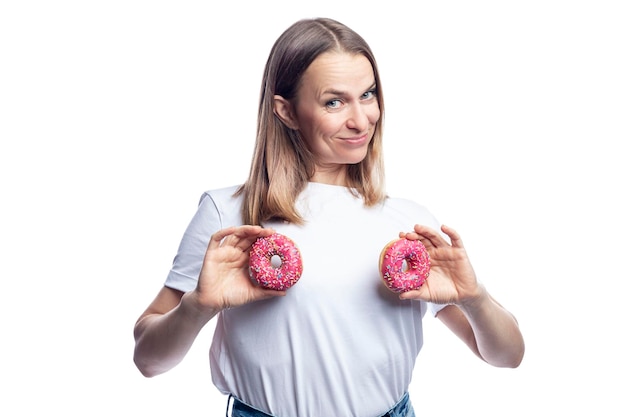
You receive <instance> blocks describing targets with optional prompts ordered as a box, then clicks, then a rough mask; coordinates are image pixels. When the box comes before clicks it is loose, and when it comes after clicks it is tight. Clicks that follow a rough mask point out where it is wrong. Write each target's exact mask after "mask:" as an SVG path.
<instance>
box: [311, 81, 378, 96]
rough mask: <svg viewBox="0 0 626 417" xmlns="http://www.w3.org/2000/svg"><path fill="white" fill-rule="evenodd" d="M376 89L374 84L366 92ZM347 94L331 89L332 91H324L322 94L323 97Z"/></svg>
mask: <svg viewBox="0 0 626 417" xmlns="http://www.w3.org/2000/svg"><path fill="white" fill-rule="evenodd" d="M374 89H376V82H373V83H372V85H371V86H369V88H366V89H365V90H364V91H370V90H374ZM345 94H346V92H345V91H341V90H334V89H332V88H331V89H330V90H324V91H323V92H322V95H333V96H343V95H345Z"/></svg>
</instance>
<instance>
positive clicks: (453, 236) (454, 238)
mask: <svg viewBox="0 0 626 417" xmlns="http://www.w3.org/2000/svg"><path fill="white" fill-rule="evenodd" d="M441 231H442V232H444V233H445V234H446V235H448V237H449V238H450V243H451V244H452V246H453V247H455V248H462V247H463V241H462V240H461V235H459V234H458V233H457V231H456V230H454V229H453V228H451V227H449V226H446V225H445V224H444V225H441Z"/></svg>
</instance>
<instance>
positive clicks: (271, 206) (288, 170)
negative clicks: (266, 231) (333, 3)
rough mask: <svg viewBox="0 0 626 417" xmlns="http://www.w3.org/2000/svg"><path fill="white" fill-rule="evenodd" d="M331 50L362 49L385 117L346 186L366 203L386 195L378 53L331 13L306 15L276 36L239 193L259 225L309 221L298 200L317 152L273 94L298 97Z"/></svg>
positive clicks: (247, 217) (249, 218) (250, 219)
mask: <svg viewBox="0 0 626 417" xmlns="http://www.w3.org/2000/svg"><path fill="white" fill-rule="evenodd" d="M328 51H341V52H347V53H352V54H361V55H363V56H365V57H366V58H367V59H368V60H369V61H370V63H371V64H372V69H373V72H374V78H375V82H376V91H377V98H378V106H379V108H380V118H379V120H378V122H377V124H376V127H375V131H374V136H373V138H372V140H371V141H370V144H369V149H368V152H367V155H366V157H365V158H364V159H363V160H362V161H361V162H359V163H357V164H352V165H349V166H348V167H347V182H348V183H347V186H348V187H349V188H350V189H351V190H353V192H354V194H355V195H357V196H361V197H362V198H363V201H364V203H365V205H366V206H373V205H375V204H377V203H380V202H381V201H382V200H383V199H384V198H385V192H384V169H383V157H382V143H381V142H382V122H383V116H384V106H383V96H382V87H381V83H380V78H379V74H378V67H377V65H376V61H375V59H374V55H373V53H372V51H371V49H370V47H369V46H368V44H367V43H366V42H365V40H364V39H363V38H362V37H361V36H360V35H358V34H357V33H356V32H354V31H353V30H352V29H350V28H348V27H346V26H345V25H343V24H341V23H339V22H337V21H335V20H332V19H327V18H317V19H304V20H300V21H298V22H296V23H294V24H293V25H291V26H290V27H289V28H288V29H287V30H286V31H285V32H283V34H282V35H281V36H280V37H279V38H278V39H277V40H276V42H275V43H274V46H273V47H272V50H271V52H270V54H269V57H268V60H267V62H266V65H265V71H264V74H263V83H262V86H261V96H260V102H259V112H258V119H257V136H256V144H255V149H254V154H253V157H252V164H251V166H250V173H249V176H248V180H247V181H246V182H245V183H244V184H243V185H242V186H241V187H240V188H239V189H238V190H237V195H239V194H243V209H242V216H243V222H244V224H254V225H260V224H262V223H263V222H265V221H268V220H283V221H287V222H290V223H295V224H302V223H304V219H303V218H302V217H301V215H300V213H298V211H297V210H296V207H295V201H296V198H297V197H298V195H299V194H300V192H302V190H303V189H304V187H305V186H306V184H307V182H308V181H309V179H310V178H311V177H312V176H313V173H314V168H315V164H314V162H315V157H314V155H313V154H312V153H311V151H310V150H309V149H308V148H307V146H306V144H305V141H304V140H302V139H301V138H300V134H299V132H298V131H296V130H293V129H290V128H289V127H287V126H286V125H285V124H284V123H283V122H282V121H281V120H280V119H279V118H278V117H277V116H276V115H275V114H274V96H275V95H280V96H282V97H283V98H285V99H287V100H291V99H293V98H294V97H295V96H296V94H297V91H298V87H299V85H300V81H301V78H302V75H303V74H304V72H305V70H306V69H307V68H308V67H309V65H310V64H311V63H312V62H313V61H314V60H315V58H317V57H318V56H319V55H320V54H322V53H324V52H328Z"/></svg>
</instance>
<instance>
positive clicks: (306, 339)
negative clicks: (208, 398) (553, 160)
mask: <svg viewBox="0 0 626 417" xmlns="http://www.w3.org/2000/svg"><path fill="white" fill-rule="evenodd" d="M383 113H384V106H383V96H382V89H381V81H380V78H379V74H378V69H377V65H376V62H375V59H374V57H373V55H372V52H371V50H370V48H369V47H368V45H367V43H366V42H365V41H364V40H363V39H362V38H361V37H360V36H359V35H358V34H356V33H355V32H354V31H352V30H351V29H349V28H347V27H346V26H344V25H342V24H340V23H339V22H336V21H333V20H330V19H307V20H302V21H299V22H296V23H295V24H293V25H292V26H291V27H290V28H288V29H287V30H286V31H285V32H284V33H283V34H282V35H281V36H280V37H279V38H278V40H277V41H276V43H275V44H274V46H273V48H272V51H271V53H270V55H269V59H268V61H267V64H266V68H265V73H264V77H263V86H262V92H261V100H260V106H259V116H258V126H257V141H256V149H255V152H254V156H253V161H252V165H251V169H250V174H249V178H248V180H247V181H246V182H245V183H244V184H243V185H242V186H237V187H230V188H225V189H220V190H214V191H210V192H207V193H205V194H203V196H202V199H201V202H200V204H199V207H198V211H197V213H196V215H195V216H194V217H193V219H192V221H191V223H190V224H189V226H188V228H187V230H186V232H185V234H184V236H183V239H182V241H181V244H180V248H179V251H178V253H177V255H176V258H175V260H174V264H173V266H172V269H171V271H170V273H169V275H168V277H167V280H166V282H165V285H164V287H163V288H162V289H161V291H160V292H159V294H158V295H157V296H156V298H155V299H154V301H153V302H152V303H151V304H150V306H149V307H148V308H147V309H146V311H145V312H144V313H143V314H142V315H141V316H140V318H139V319H138V321H137V323H136V325H135V339H136V348H135V363H136V364H137V366H138V368H139V370H140V371H141V372H142V373H143V374H144V375H146V376H154V375H157V374H160V373H163V372H166V371H168V370H169V369H171V368H172V367H174V366H176V364H178V363H179V362H180V361H181V360H182V359H183V358H184V356H185V354H186V353H187V351H188V350H189V348H190V347H191V345H192V344H193V342H194V339H195V338H196V336H197V335H198V333H199V332H200V330H201V329H202V328H203V326H204V325H205V324H206V323H207V322H208V321H209V320H211V319H212V318H213V317H215V316H217V320H218V321H217V323H216V327H215V334H214V339H213V343H212V346H211V350H210V354H211V372H212V377H213V381H214V383H215V385H216V386H217V388H218V389H219V390H220V391H221V392H223V393H225V394H228V395H230V396H232V397H233V398H234V402H233V407H232V415H233V416H244V415H245V416H267V415H272V416H278V417H295V416H298V417H309V416H330V415H341V416H359V417H376V416H383V415H389V416H411V415H413V408H412V406H411V402H410V399H409V398H408V394H407V390H408V386H409V383H410V380H411V376H412V372H413V367H414V364H415V360H416V357H417V355H418V353H419V351H420V348H421V346H422V317H423V315H424V314H425V313H426V310H427V308H428V307H430V308H431V311H432V313H433V314H436V316H437V317H438V318H439V319H440V320H441V321H442V322H443V323H444V324H445V325H446V326H448V327H449V328H450V329H451V330H452V331H453V332H454V333H455V334H457V335H458V336H459V337H460V338H461V339H462V340H463V341H464V342H465V343H466V344H467V345H468V346H469V348H470V349H471V350H472V351H474V352H475V353H476V355H478V357H480V358H481V359H483V360H484V361H486V362H488V363H490V364H492V365H494V366H501V367H516V366H518V365H519V364H520V362H521V360H522V357H523V354H524V342H523V338H522V335H521V333H520V330H519V327H518V325H517V322H516V320H515V318H514V317H513V316H512V315H511V314H510V313H509V312H508V311H506V310H505V309H504V308H503V307H502V306H501V305H500V304H498V303H497V302H496V301H495V300H494V299H493V298H492V297H491V296H490V295H489V294H488V292H487V291H486V289H485V288H484V287H483V286H482V285H481V284H480V283H478V282H477V280H476V276H475V274H474V271H473V269H472V266H471V264H470V262H469V260H468V258H467V255H466V252H465V250H464V248H463V244H462V242H461V239H460V237H459V235H458V234H457V233H456V232H455V231H454V230H452V229H451V228H449V227H446V226H440V225H439V224H438V222H437V221H436V219H435V218H434V217H433V216H432V214H431V213H430V212H428V210H426V209H425V208H424V207H422V206H421V205H418V204H416V203H413V202H411V201H408V200H404V199H398V198H390V197H387V196H386V195H385V192H384V189H383V183H384V172H383V159H382V143H381V142H382V120H383ZM411 227H412V228H413V229H412V230H411V231H410V232H406V233H405V232H402V231H403V230H407V229H409V228H411ZM438 229H440V230H441V231H442V232H443V234H441V233H439V232H438ZM274 231H276V232H280V233H282V234H284V235H287V236H289V237H290V238H291V239H292V240H294V241H295V242H296V243H297V245H298V247H299V248H300V251H301V253H302V257H303V263H304V272H303V274H302V277H301V278H300V280H299V281H298V283H297V284H296V285H295V286H293V287H292V288H290V289H288V290H286V291H272V290H268V289H263V288H261V287H259V286H257V285H255V284H253V283H252V281H251V279H250V277H249V275H248V269H247V267H248V258H249V249H250V247H251V245H252V244H253V242H254V241H255V240H256V239H257V238H259V237H263V236H269V235H270V234H272V233H273V232H274ZM444 234H445V235H447V236H444ZM398 236H400V237H406V238H408V239H412V240H415V239H419V240H421V241H422V242H423V243H424V245H425V246H426V248H427V250H428V252H429V255H430V258H431V273H430V276H429V278H428V280H427V281H426V283H425V284H424V285H423V286H422V287H421V288H420V289H418V290H414V291H409V292H405V293H402V294H401V295H400V296H398V295H397V294H395V293H392V292H391V291H389V290H387V289H386V288H385V287H384V286H383V284H382V281H381V280H380V278H379V275H378V256H379V254H380V251H381V249H382V248H383V247H384V245H385V244H386V243H388V242H389V240H391V239H393V238H396V237H398Z"/></svg>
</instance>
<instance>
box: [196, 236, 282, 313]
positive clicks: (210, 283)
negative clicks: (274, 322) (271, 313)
mask: <svg viewBox="0 0 626 417" xmlns="http://www.w3.org/2000/svg"><path fill="white" fill-rule="evenodd" d="M272 233H274V231H273V230H272V229H265V228H263V227H261V226H249V225H246V226H237V227H229V228H226V229H222V230H219V231H217V232H215V233H214V234H213V236H211V240H210V241H209V245H208V248H207V251H206V254H205V256H204V262H203V265H202V269H201V270H200V276H199V278H198V285H197V286H196V289H195V290H194V291H192V292H191V293H188V294H187V296H188V297H190V298H191V299H193V300H194V302H195V304H196V305H197V307H198V308H199V309H201V310H205V311H207V310H208V311H211V310H213V311H215V310H218V311H219V310H223V309H227V308H232V307H237V306H240V305H243V304H247V303H250V302H252V301H257V300H261V299H266V298H270V297H275V296H281V295H285V291H274V290H268V289H264V288H261V287H260V286H258V285H256V284H255V283H254V282H253V281H252V280H251V279H250V274H249V271H248V260H249V258H250V248H251V246H252V244H253V243H254V242H255V241H256V239H257V238H259V237H265V236H269V235H271V234H272Z"/></svg>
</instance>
